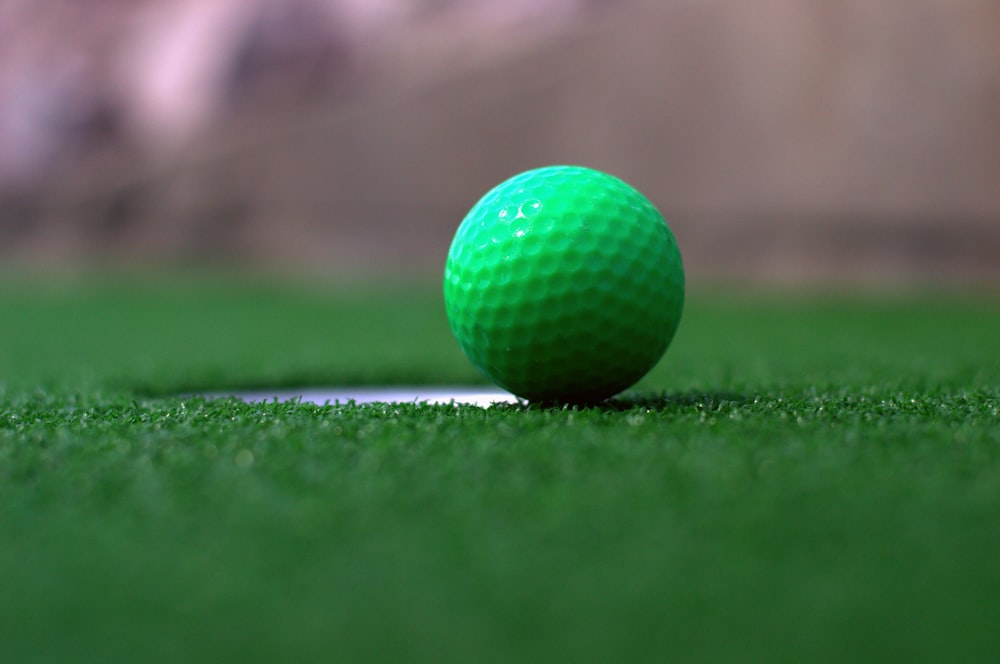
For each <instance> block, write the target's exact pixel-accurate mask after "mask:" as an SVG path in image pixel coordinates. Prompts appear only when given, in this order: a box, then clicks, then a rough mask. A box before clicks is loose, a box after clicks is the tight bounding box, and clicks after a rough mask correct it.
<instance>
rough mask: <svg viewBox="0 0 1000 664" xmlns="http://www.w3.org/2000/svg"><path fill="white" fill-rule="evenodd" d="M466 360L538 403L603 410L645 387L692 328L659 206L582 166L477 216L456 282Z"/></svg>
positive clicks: (450, 280)
mask: <svg viewBox="0 0 1000 664" xmlns="http://www.w3.org/2000/svg"><path fill="white" fill-rule="evenodd" d="M444 302H445V310H446V312H447V315H448V322H449V323H450V325H451V330H452V332H453V333H454V334H455V338H456V339H457V340H458V343H459V345H460V346H461V347H462V350H463V351H464V352H465V354H466V355H467V356H468V357H469V359H470V360H471V361H472V364H474V365H475V366H476V367H477V368H478V369H479V370H480V371H481V372H482V373H484V374H485V375H486V376H488V377H489V378H490V379H491V380H493V382H495V383H496V384H497V385H499V386H500V387H503V388H504V389H506V390H509V391H510V392H512V393H513V394H515V395H517V396H519V397H521V398H523V399H527V400H529V401H542V402H559V403H595V402H598V401H601V400H603V399H606V398H608V397H611V396H613V395H615V394H617V393H619V392H621V391H622V390H624V389H627V388H629V387H631V386H632V385H634V384H635V383H636V382H637V381H638V380H639V379H640V378H642V377H643V376H645V375H646V373H648V372H649V370H650V369H652V368H653V366H654V365H656V363H657V362H658V361H659V360H660V358H661V357H662V356H663V353H664V352H665V351H666V349H667V346H668V345H669V344H670V341H671V339H672V338H673V336H674V332H676V330H677V325H678V323H679V322H680V318H681V310H682V309H683V306H684V267H683V265H682V263H681V255H680V251H679V250H678V248H677V242H676V241H675V240H674V236H673V233H672V232H671V231H670V228H669V227H668V226H667V223H666V222H665V221H664V219H663V216H662V215H661V214H660V213H659V211H657V209H656V208H655V207H654V206H653V204H652V203H650V202H649V200H648V199H647V198H646V197H645V196H643V195H642V194H641V193H639V191H637V190H636V189H635V188H633V187H632V186H630V185H629V184H627V183H625V182H623V181H622V180H619V179H618V178H616V177H613V176H611V175H607V174H606V173H601V172H599V171H595V170H593V169H589V168H584V167H580V166H550V167H546V168H539V169H536V170H531V171H527V172H524V173H521V174H520V175H516V176H514V177H512V178H510V179H509V180H507V181H505V182H502V183H501V184H499V185H497V186H496V187H494V188H493V189H492V190H491V191H489V192H488V193H487V194H486V195H485V196H483V198H482V199H480V201H479V202H478V203H476V204H475V205H474V206H473V208H472V209H471V210H470V211H469V213H468V215H466V217H465V219H464V220H463V221H462V223H461V225H460V226H459V227H458V231H457V232H456V234H455V239H454V240H453V242H452V244H451V249H450V250H449V252H448V259H447V263H446V265H445V271H444Z"/></svg>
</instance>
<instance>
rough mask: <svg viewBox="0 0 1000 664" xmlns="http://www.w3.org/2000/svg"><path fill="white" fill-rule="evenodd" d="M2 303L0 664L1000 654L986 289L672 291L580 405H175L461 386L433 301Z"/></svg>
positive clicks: (144, 295)
mask: <svg viewBox="0 0 1000 664" xmlns="http://www.w3.org/2000/svg"><path fill="white" fill-rule="evenodd" d="M123 283H124V282H123ZM0 311H2V312H3V319H2V325H0V660H3V661H12V662H35V661H38V662H42V661H74V662H86V661H95V662H96V661H112V660H113V661H146V662H155V661H162V662H167V661H170V662H175V661H219V660H225V661H302V660H323V661H345V662H348V661H349V662H357V661H401V660H405V661H433V662H444V661H518V662H521V661H539V660H545V661H647V660H649V661H651V660H659V661H705V662H715V661H746V662H750V661H786V662H803V661H809V662H817V661H819V662H824V661H825V662H844V661H852V662H853V661H880V662H881V661H900V662H913V661H934V662H940V661H963V662H967V661H982V662H993V661H996V660H997V658H998V657H1000V630H998V629H997V625H1000V342H998V339H1000V299H998V298H997V297H995V296H988V295H979V296H964V297H959V296H943V295H938V296H920V297H916V296H905V297H904V296H892V297H890V296H884V297H875V296H867V297H850V296H838V297H832V296H829V297H818V298H817V297H806V296H802V295H798V296H782V297H779V296H773V295H772V296H765V295H744V296H737V295H733V294H729V295H725V294H719V293H699V292H697V291H695V292H693V293H692V294H691V295H690V297H689V306H688V309H687V311H686V313H685V319H684V321H683V323H682V326H681V330H680V332H679V335H678V337H677V339H676V340H675V342H674V345H673V346H672V347H671V349H670V351H669V352H668V355H667V358H666V359H665V360H664V362H663V363H661V365H660V366H659V367H658V368H657V369H656V370H655V371H654V372H653V374H652V375H651V376H650V377H649V378H647V379H646V380H645V381H644V382H643V383H642V384H641V385H640V388H639V389H637V390H636V391H635V392H632V393H630V394H628V395H626V396H625V397H623V398H621V399H619V400H616V401H614V402H611V403H610V404H608V405H606V406H604V407H599V408H592V409H582V410H579V409H542V408H533V407H525V406H499V407H495V408H492V409H490V410H480V409H477V408H473V407H452V406H417V405H413V404H402V405H400V404H395V405H392V404H381V405H372V406H356V405H332V406H325V407H320V406H313V405H308V404H300V403H291V404H276V403H270V404H259V405H247V404H243V403H240V402H237V401H234V400H228V399H227V400H205V399H203V398H198V397H179V396H176V395H177V394H180V393H187V392H191V391H197V390H226V389H236V388H245V387H260V386H271V385H273V386H279V385H285V386H288V385H342V384H378V383H472V382H481V381H480V379H479V378H478V376H477V375H476V374H475V373H474V371H473V370H472V369H471V368H470V367H469V365H468V363H467V362H466V361H465V360H464V358H463V357H462V356H461V354H460V352H459V351H458V349H457V346H456V345H455V343H454V341H453V340H452V339H451V337H450V335H449V333H448V330H447V324H446V322H445V321H444V319H443V313H442V311H441V303H440V298H439V296H438V294H437V291H436V289H434V288H428V289H424V288H422V287H420V286H412V287H408V288H392V287H385V286H382V287H375V286H371V287H365V288H350V289H349V288H346V287H333V286H330V287H309V288H303V287H299V286H296V285H293V284H283V285H266V284H263V283H261V282H247V283H240V282H236V281H226V280H219V279H207V280H204V281H201V280H197V279H188V280H184V281H182V282H176V283H170V282H165V281H160V282H155V281H148V282H142V281H139V282H132V283H130V284H129V285H122V284H121V283H119V284H115V283H113V282H110V281H109V282H105V283H98V282H90V283H88V284H85V285H79V284H76V285H74V284H68V285H63V286H58V287H57V286H52V285H48V286H41V285H38V284H37V283H36V284H32V283H31V282H26V281H22V282H11V283H8V284H7V285H6V286H0Z"/></svg>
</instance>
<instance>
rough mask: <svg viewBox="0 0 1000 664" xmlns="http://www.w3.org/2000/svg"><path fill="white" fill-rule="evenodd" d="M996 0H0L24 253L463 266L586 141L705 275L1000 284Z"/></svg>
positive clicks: (378, 268)
mask: <svg viewBox="0 0 1000 664" xmlns="http://www.w3.org/2000/svg"><path fill="white" fill-rule="evenodd" d="M998 35H1000V3H998V2H997V1H996V0H884V1H883V2H870V1H869V0H757V1H756V2H744V1H743V0H661V1H658V2H657V1H653V0H650V1H647V2H643V1H641V0H631V1H630V0H617V1H616V0H0V261H2V263H4V264H6V265H8V266H11V265H14V266H26V267H33V268H39V267H40V268H50V267H55V266H65V265H70V266H80V265H83V266H87V265H91V266H107V265H125V266H150V265H160V266H171V265H192V264H194V265H201V264H205V265H227V266H232V265H236V266H251V267H265V268H277V269H289V270H305V271H309V272H318V273H329V274H334V275H336V274H343V273H356V272H362V273H387V272H388V273H427V274H433V273H435V272H436V271H438V270H440V268H441V265H442V264H443V259H444V255H445V254H446V252H447V248H448V243H449V242H450V239H451V235H452V233H453V232H454V229H455V227H456V226H457V224H458V223H459V222H460V221H461V218H462V216H463V215H464V213H465V211H466V210H467V209H468V208H469V207H470V206H471V205H472V204H473V203H474V202H475V201H476V200H477V199H478V197H479V196H480V195H482V194H483V193H485V191H486V190H487V189H489V188H490V187H491V186H493V185H494V184H496V183H498V182H499V181H500V180H502V179H504V178H506V177H508V176H510V175H512V174H514V173H516V172H518V171H521V170H524V169H527V168H531V167H535V166H540V165H545V164H553V163H581V164H586V165H590V166H593V167H596V168H600V169H602V170H607V171H610V172H613V173H615V174H617V175H619V176H620V177H622V178H624V179H626V180H628V181H630V182H632V183H633V184H635V185H636V186H637V187H639V188H640V189H641V190H643V191H644V192H645V193H647V195H648V196H649V197H650V198H651V199H652V200H653V201H654V202H655V203H656V204H657V205H658V206H659V207H660V208H661V210H663V212H664V213H665V215H666V216H667V218H668V220H669V221H670V223H671V225H672V226H673V228H674V230H675V233H676V235H677V237H678V240H679V242H680V244H681V248H682V251H683V252H684V255H685V261H686V264H687V267H688V270H689V273H690V274H691V275H692V277H693V278H698V279H703V280H740V281H759V282H766V283H800V282H803V281H810V282H821V283H831V282H832V283H843V282H859V281H860V282H863V283H897V282H900V283H912V282H918V283H938V282H947V283H958V284H969V283H992V284H997V283H1000V38H998Z"/></svg>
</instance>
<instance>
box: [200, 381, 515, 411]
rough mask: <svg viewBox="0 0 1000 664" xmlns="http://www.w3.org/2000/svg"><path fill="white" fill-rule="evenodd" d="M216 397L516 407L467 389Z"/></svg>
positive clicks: (506, 396)
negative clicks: (504, 404)
mask: <svg viewBox="0 0 1000 664" xmlns="http://www.w3.org/2000/svg"><path fill="white" fill-rule="evenodd" d="M213 396H217V397H235V398H237V399H240V400H242V401H246V402H247V403H264V402H269V401H275V400H277V401H279V402H282V401H292V400H299V401H302V402H303V403H312V404H317V405H320V406H323V405H326V404H330V405H337V404H346V403H349V402H354V403H356V404H369V403H426V404H456V405H457V404H466V405H471V406H479V407H480V408H489V407H490V406H492V405H493V404H497V403H518V400H517V397H515V396H514V395H513V394H511V393H510V392H505V391H503V390H498V389H489V388H469V387H442V386H432V387H421V386H389V387H331V388H321V387H311V388H304V389H281V390H252V391H245V392H244V391H240V392H231V393H222V392H220V393H217V394H215V395H213Z"/></svg>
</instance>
